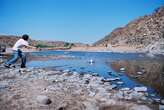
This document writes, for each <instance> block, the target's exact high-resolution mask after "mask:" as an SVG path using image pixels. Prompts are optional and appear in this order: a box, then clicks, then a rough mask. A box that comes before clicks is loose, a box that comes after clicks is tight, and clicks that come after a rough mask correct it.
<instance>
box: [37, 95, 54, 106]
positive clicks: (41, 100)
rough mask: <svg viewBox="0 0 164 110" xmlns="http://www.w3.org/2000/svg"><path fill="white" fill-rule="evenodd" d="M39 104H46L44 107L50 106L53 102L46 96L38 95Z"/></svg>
mask: <svg viewBox="0 0 164 110" xmlns="http://www.w3.org/2000/svg"><path fill="white" fill-rule="evenodd" d="M36 100H37V102H39V103H40V104H44V105H48V104H51V102H52V101H51V100H50V99H49V98H48V97H47V96H45V95H38V96H37V98H36Z"/></svg>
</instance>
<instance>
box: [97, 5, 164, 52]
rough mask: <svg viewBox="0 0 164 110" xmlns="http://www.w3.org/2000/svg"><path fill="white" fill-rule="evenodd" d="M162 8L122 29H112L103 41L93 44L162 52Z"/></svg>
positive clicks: (163, 31)
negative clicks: (124, 46)
mask: <svg viewBox="0 0 164 110" xmlns="http://www.w3.org/2000/svg"><path fill="white" fill-rule="evenodd" d="M163 39H164V6H161V7H159V8H157V9H155V11H154V12H153V13H152V14H151V15H145V16H143V17H139V18H138V19H135V20H133V21H131V22H129V23H128V24H127V25H125V26H124V27H119V28H116V29H114V30H113V31H112V32H111V33H110V34H108V35H106V36H105V37H104V38H103V39H101V40H99V41H97V42H95V43H94V45H95V46H108V45H111V46H122V45H126V46H129V47H135V48H140V49H144V50H145V51H149V52H150V51H152V50H156V51H158V52H159V51H160V50H161V49H163V50H164V44H163V42H164V40H163Z"/></svg>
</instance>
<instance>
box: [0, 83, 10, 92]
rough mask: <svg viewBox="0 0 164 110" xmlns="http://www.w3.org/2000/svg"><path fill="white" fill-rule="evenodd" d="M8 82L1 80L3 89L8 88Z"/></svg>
mask: <svg viewBox="0 0 164 110" xmlns="http://www.w3.org/2000/svg"><path fill="white" fill-rule="evenodd" d="M8 86H9V85H8V83H5V82H0V90H3V89H6V88H8Z"/></svg>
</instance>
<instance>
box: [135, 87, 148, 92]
mask: <svg viewBox="0 0 164 110" xmlns="http://www.w3.org/2000/svg"><path fill="white" fill-rule="evenodd" d="M134 90H135V91H137V92H146V91H147V87H134Z"/></svg>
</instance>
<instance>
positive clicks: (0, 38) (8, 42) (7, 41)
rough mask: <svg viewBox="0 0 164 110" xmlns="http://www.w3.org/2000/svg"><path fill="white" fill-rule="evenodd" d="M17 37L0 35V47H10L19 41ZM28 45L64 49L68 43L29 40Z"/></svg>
mask: <svg viewBox="0 0 164 110" xmlns="http://www.w3.org/2000/svg"><path fill="white" fill-rule="evenodd" d="M20 38H21V37H19V36H13V35H0V45H5V46H7V47H12V46H13V45H14V44H15V42H16V41H17V40H18V39H20ZM29 43H30V44H31V45H33V46H40V47H65V46H68V45H69V44H70V43H68V42H63V41H42V40H31V39H30V41H29Z"/></svg>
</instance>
